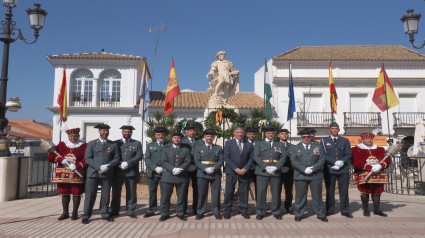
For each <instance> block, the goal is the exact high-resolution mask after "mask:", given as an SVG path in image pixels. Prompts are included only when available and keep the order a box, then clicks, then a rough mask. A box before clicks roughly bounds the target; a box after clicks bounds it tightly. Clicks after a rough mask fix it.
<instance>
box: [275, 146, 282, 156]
mask: <svg viewBox="0 0 425 238" xmlns="http://www.w3.org/2000/svg"><path fill="white" fill-rule="evenodd" d="M274 151H275V152H277V153H279V154H280V153H282V150H281V149H280V148H279V147H277V146H276V147H274Z"/></svg>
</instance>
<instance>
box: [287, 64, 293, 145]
mask: <svg viewBox="0 0 425 238" xmlns="http://www.w3.org/2000/svg"><path fill="white" fill-rule="evenodd" d="M291 70H292V67H291V63H289V71H288V72H289V74H288V77H289V85H288V91H289V90H291ZM291 103H292V102H291V98H289V102H288V108H289V107H292V105H290V104H291ZM288 113H289V110H288ZM291 113H292V110H291ZM287 117H288V116H287ZM291 131H292V118H291V119H290V120H289V141H291V142H292V134H291Z"/></svg>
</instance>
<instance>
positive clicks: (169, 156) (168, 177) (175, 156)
mask: <svg viewBox="0 0 425 238" xmlns="http://www.w3.org/2000/svg"><path fill="white" fill-rule="evenodd" d="M161 164H162V168H164V172H163V173H162V176H161V182H165V183H187V182H189V176H188V174H187V168H188V167H189V165H190V151H189V149H188V148H187V147H185V146H182V145H180V147H179V148H178V149H175V148H174V147H173V144H172V143H169V144H168V145H167V146H165V148H164V149H163V150H162V151H161ZM174 168H181V169H183V171H182V172H181V173H180V174H178V175H173V174H172V171H173V169H174Z"/></svg>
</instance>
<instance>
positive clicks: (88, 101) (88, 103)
mask: <svg viewBox="0 0 425 238" xmlns="http://www.w3.org/2000/svg"><path fill="white" fill-rule="evenodd" d="M96 96H97V98H98V104H99V107H119V106H120V101H121V97H120V96H115V95H114V96H113V95H105V96H104V95H102V96H101V94H100V93H98V94H97V95H96ZM93 99H94V97H93V94H79V93H73V94H72V102H71V103H70V105H72V106H74V107H96V106H97V105H95V104H94V102H93Z"/></svg>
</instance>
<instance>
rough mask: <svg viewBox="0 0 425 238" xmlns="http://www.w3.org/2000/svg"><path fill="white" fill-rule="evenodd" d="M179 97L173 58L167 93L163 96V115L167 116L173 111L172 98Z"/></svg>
mask: <svg viewBox="0 0 425 238" xmlns="http://www.w3.org/2000/svg"><path fill="white" fill-rule="evenodd" d="M178 95H180V88H179V82H178V81H177V75H176V69H175V68H174V58H172V61H171V69H170V76H169V77H168V85H167V92H166V94H165V104H164V113H165V115H167V116H168V115H169V114H170V113H173V110H174V98H175V97H177V96H178Z"/></svg>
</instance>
